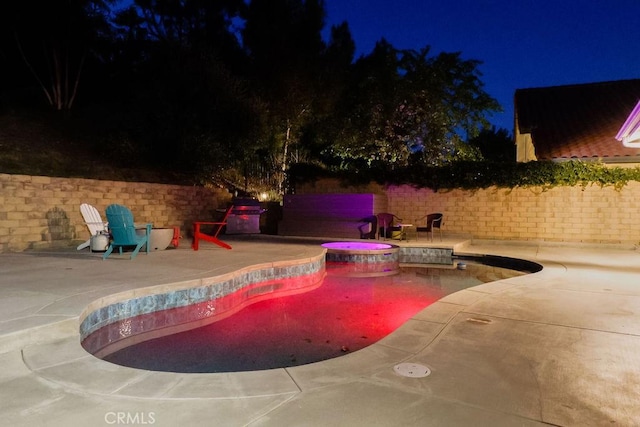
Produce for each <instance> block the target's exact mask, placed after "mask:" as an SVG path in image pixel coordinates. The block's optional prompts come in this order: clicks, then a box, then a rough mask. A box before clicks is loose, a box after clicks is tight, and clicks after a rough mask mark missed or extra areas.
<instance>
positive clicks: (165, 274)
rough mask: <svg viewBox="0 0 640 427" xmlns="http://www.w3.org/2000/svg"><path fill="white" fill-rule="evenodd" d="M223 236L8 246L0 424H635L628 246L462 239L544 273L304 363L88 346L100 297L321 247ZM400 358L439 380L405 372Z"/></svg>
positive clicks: (0, 323) (2, 261)
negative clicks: (14, 250)
mask: <svg viewBox="0 0 640 427" xmlns="http://www.w3.org/2000/svg"><path fill="white" fill-rule="evenodd" d="M225 240H227V241H229V243H231V244H232V245H233V247H234V249H233V250H231V251H227V250H225V249H222V248H218V247H214V246H212V245H208V244H207V245H203V246H202V247H201V250H200V251H198V252H194V251H192V250H191V249H190V248H188V243H187V242H184V243H183V247H181V248H180V249H176V250H167V251H162V252H155V253H152V254H150V255H148V256H147V255H144V254H140V255H139V256H138V257H137V258H136V259H135V260H133V261H129V260H128V258H126V257H125V258H119V256H114V257H113V259H109V260H107V261H102V260H101V255H100V254H90V253H89V252H88V251H84V252H81V253H75V252H73V251H68V250H66V251H51V252H42V251H39V252H28V253H19V254H0V413H1V414H2V418H1V420H2V422H1V424H2V425H7V426H9V425H11V426H35V425H38V426H83V425H86V426H89V425H90V426H98V425H155V426H176V425H183V426H200V425H215V426H431V425H434V426H436V425H437V426H466V425H469V426H471V425H472V426H515V425H518V426H520V425H522V426H535V425H562V426H602V425H617V426H632V425H638V424H640V404H638V396H640V253H639V252H637V251H635V250H633V249H631V248H627V249H623V248H606V247H594V246H581V247H569V246H544V245H533V244H526V245H525V244H517V243H513V242H509V243H507V242H494V243H489V242H485V243H479V242H474V243H472V244H470V245H469V246H467V247H465V248H462V247H458V248H457V250H464V251H465V252H469V253H488V254H495V255H504V256H511V257H516V258H523V259H528V260H531V261H536V262H538V263H540V264H542V265H543V266H544V269H543V270H542V271H541V272H539V273H535V274H531V275H526V276H521V277H516V278H511V279H505V280H501V281H497V282H492V283H487V284H484V285H481V286H477V287H474V288H471V289H467V290H464V291H461V292H457V293H455V294H452V295H449V296H447V297H445V298H444V299H442V300H440V301H439V302H437V303H435V304H433V305H432V306H430V307H428V308H426V309H425V310H423V311H422V312H420V313H419V314H417V315H416V316H415V317H413V318H412V319H411V320H410V321H408V322H407V323H406V324H405V325H404V326H402V327H401V328H400V329H399V330H397V331H396V332H394V333H393V334H391V335H389V336H388V337H386V338H385V339H383V340H382V341H380V342H378V343H376V344H374V345H372V346H370V347H367V348H365V349H363V350H360V351H357V352H353V353H350V354H347V355H345V356H343V357H340V358H337V359H332V360H328V361H324V362H319V363H314V364H310V365H304V366H298V367H293V368H288V369H274V370H269V371H259V372H244V373H230V374H174V373H163V372H148V371H142V370H137V369H132V368H125V367H121V366H116V365H113V364H110V363H108V362H104V361H102V360H99V359H96V358H95V357H93V356H91V355H89V354H87V353H86V352H85V351H84V350H83V349H82V347H81V346H80V344H79V333H78V317H79V315H80V313H81V312H82V310H83V309H84V308H85V307H86V306H87V305H88V304H89V303H90V302H92V301H94V300H96V299H98V298H100V297H102V296H105V295H110V294H113V293H116V292H122V291H126V290H131V289H136V288H141V287H146V286H150V285H157V284H165V283H171V282H175V281H183V280H187V279H196V278H201V277H211V276H216V275H219V274H223V273H226V272H230V271H234V270H236V269H238V268H241V267H245V266H247V265H252V264H257V263H262V262H269V261H276V260H287V259H291V260H293V259H297V258H300V257H307V256H313V255H317V254H318V253H319V251H320V250H321V248H320V247H319V245H318V242H311V241H307V240H302V239H301V240H293V241H290V240H287V241H283V240H282V241H278V240H277V239H275V241H274V240H269V239H261V238H257V236H256V237H253V236H244V237H242V238H234V239H231V238H230V239H227V238H225ZM444 243H445V244H447V245H451V246H453V245H455V244H459V243H460V242H456V241H448V242H444ZM403 244H404V243H403ZM408 244H415V243H414V242H409V243H408ZM420 244H424V243H420ZM438 245H439V242H436V244H435V246H438ZM401 362H411V363H418V364H422V365H426V366H428V367H429V368H430V369H431V375H429V376H427V377H424V378H407V377H402V376H399V375H397V374H396V373H395V372H394V369H393V368H394V366H395V365H396V364H398V363H401Z"/></svg>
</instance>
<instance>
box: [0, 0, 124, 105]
mask: <svg viewBox="0 0 640 427" xmlns="http://www.w3.org/2000/svg"><path fill="white" fill-rule="evenodd" d="M113 3H114V0H64V1H63V0H51V1H38V0H24V1H19V2H3V3H2V6H0V16H2V18H0V19H1V20H0V26H1V27H2V28H3V30H2V31H3V39H4V45H5V48H4V49H5V52H8V53H7V55H8V56H11V58H12V59H17V58H19V59H20V60H21V61H22V63H23V65H24V67H25V69H26V70H28V72H29V73H30V75H31V76H32V77H33V78H34V79H35V81H36V82H37V85H38V87H39V88H40V90H41V91H42V93H43V94H44V95H45V97H46V99H47V102H48V104H49V105H50V106H51V107H53V108H54V109H55V110H69V109H71V107H72V106H73V104H74V102H75V100H76V97H77V94H78V86H79V83H80V78H81V76H82V74H83V67H84V65H85V61H86V60H87V57H88V56H89V55H91V54H92V53H93V52H92V48H93V47H95V44H96V43H97V41H98V40H99V39H100V38H102V37H107V36H108V34H107V33H108V31H109V26H108V24H107V15H108V13H109V11H110V9H109V5H110V4H113ZM12 62H13V63H16V62H17V61H12Z"/></svg>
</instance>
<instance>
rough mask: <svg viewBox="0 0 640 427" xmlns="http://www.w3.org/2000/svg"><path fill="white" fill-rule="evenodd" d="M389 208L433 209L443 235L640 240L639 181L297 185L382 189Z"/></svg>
mask: <svg viewBox="0 0 640 427" xmlns="http://www.w3.org/2000/svg"><path fill="white" fill-rule="evenodd" d="M381 191H384V192H385V193H386V195H387V198H388V210H389V212H392V213H394V214H396V215H397V216H399V217H400V218H402V219H403V221H404V222H414V220H415V219H417V218H420V217H421V216H423V215H426V214H427V213H431V212H442V213H443V214H444V225H443V232H444V233H445V235H446V234H447V233H449V234H460V235H466V236H469V237H471V238H474V239H489V240H520V241H533V242H538V241H539V242H560V243H593V244H613V245H625V246H627V245H628V246H633V245H636V244H639V243H640V221H638V213H639V212H640V182H630V183H628V184H627V185H626V186H625V187H623V188H622V189H621V190H616V189H614V188H612V187H603V188H601V187H599V186H597V185H594V186H587V187H585V188H582V187H580V186H578V187H554V188H551V189H547V190H544V191H543V190H542V189H541V188H515V189H498V188H489V189H483V190H474V191H466V190H444V191H438V192H434V191H433V190H430V189H416V188H413V187H411V186H389V187H386V188H383V187H381V186H372V185H369V186H366V187H349V188H345V187H341V186H340V185H339V184H338V183H337V182H335V181H332V180H324V181H322V182H317V183H315V184H313V185H306V186H302V187H300V188H298V189H297V192H298V193H299V194H302V193H313V192H318V193H332V192H342V193H347V192H373V193H376V192H381Z"/></svg>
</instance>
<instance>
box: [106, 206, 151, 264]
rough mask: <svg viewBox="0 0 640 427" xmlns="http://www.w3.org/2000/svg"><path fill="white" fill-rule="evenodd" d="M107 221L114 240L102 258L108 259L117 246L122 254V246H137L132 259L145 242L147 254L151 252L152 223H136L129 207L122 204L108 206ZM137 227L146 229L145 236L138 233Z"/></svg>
mask: <svg viewBox="0 0 640 427" xmlns="http://www.w3.org/2000/svg"><path fill="white" fill-rule="evenodd" d="M107 221H108V222H109V233H110V234H111V238H112V239H113V240H112V241H111V244H110V245H109V247H108V248H107V251H106V252H105V253H104V255H103V256H102V259H107V257H108V256H109V255H111V252H113V250H114V249H115V248H118V249H119V250H120V254H122V248H123V247H125V246H129V247H133V246H135V249H134V250H133V252H132V253H131V258H130V259H134V258H135V257H136V255H138V252H140V249H141V248H142V246H144V245H145V244H146V245H147V254H148V253H149V236H151V227H152V224H144V225H138V226H136V225H134V223H133V214H132V213H131V211H130V210H129V208H127V207H126V206H122V205H109V206H107ZM136 229H146V231H147V232H146V234H145V235H144V236H140V235H138V234H137V233H136Z"/></svg>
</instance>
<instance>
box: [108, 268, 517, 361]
mask: <svg viewBox="0 0 640 427" xmlns="http://www.w3.org/2000/svg"><path fill="white" fill-rule="evenodd" d="M465 262H466V263H467V268H466V269H465V270H460V269H455V268H427V267H411V268H400V272H399V274H396V275H392V276H389V275H382V276H378V277H349V276H347V277H344V276H339V275H328V276H327V277H325V278H324V280H323V282H322V284H321V286H318V287H309V290H307V291H306V292H304V293H300V294H296V295H285V296H280V297H277V298H270V299H264V300H261V301H259V302H255V303H253V304H251V305H249V306H246V307H244V308H243V309H242V310H240V311H238V312H237V313H235V314H233V315H232V316H229V317H226V318H223V319H221V320H218V321H216V322H215V323H211V324H209V325H206V326H203V327H200V328H196V329H192V330H188V331H184V332H180V333H176V334H171V335H167V336H163V337H159V338H156V339H151V340H147V341H144V342H140V343H135V344H133V345H130V346H127V347H124V348H122V349H119V350H118V351H115V352H113V353H111V354H108V355H106V356H105V357H104V359H105V360H107V361H110V362H112V363H116V364H119V365H124V366H130V367H135V368H140V369H147V370H155V371H168V372H236V371H250V370H260V369H273V368H282V367H289V366H297V365H303V364H307V363H312V362H317V361H321V360H326V359H330V358H334V357H339V356H341V355H344V354H347V353H350V352H353V351H356V350H359V349H361V348H364V347H366V346H368V345H371V344H373V343H375V342H376V341H379V340H380V339H382V338H384V337H385V336H387V335H388V334H390V333H391V332H393V331H394V330H395V329H397V328H398V327H399V326H400V325H402V324H403V323H405V322H406V321H407V320H408V319H409V318H411V317H412V316H414V315H415V314H416V313H418V312H419V311H421V310H422V309H424V308H425V307H427V306H428V305H430V304H431V303H433V302H435V301H437V300H438V299H440V298H442V297H444V296H445V295H448V294H451V293H453V292H457V291H459V290H462V289H465V288H468V287H472V286H476V285H479V284H481V283H485V282H488V281H494V280H499V279H502V278H508V277H514V276H518V275H521V274H525V273H523V272H519V271H515V270H510V269H505V268H502V267H496V266H489V265H483V264H479V263H475V262H474V261H473V260H471V259H468V260H466V261H465Z"/></svg>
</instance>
